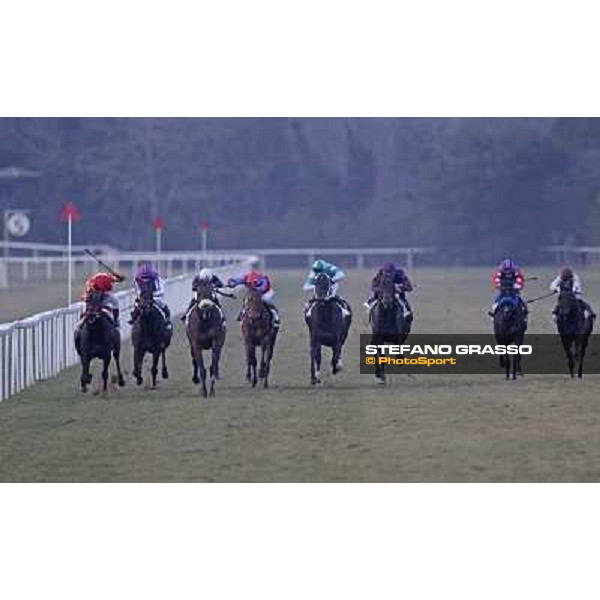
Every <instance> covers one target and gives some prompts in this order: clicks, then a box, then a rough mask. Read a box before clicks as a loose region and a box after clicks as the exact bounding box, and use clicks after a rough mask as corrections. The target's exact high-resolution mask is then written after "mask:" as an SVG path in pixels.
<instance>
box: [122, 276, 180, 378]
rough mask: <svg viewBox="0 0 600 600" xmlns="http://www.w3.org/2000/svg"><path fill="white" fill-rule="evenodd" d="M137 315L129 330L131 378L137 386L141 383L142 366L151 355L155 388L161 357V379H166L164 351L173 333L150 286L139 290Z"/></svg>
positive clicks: (151, 369)
mask: <svg viewBox="0 0 600 600" xmlns="http://www.w3.org/2000/svg"><path fill="white" fill-rule="evenodd" d="M138 301H139V315H138V318H137V319H136V321H135V323H134V324H133V327H132V330H131V340H132V343H133V376H134V377H135V381H136V383H137V384H138V385H141V384H142V383H143V381H144V380H143V378H142V364H143V362H144V356H145V354H146V353H147V352H148V353H149V354H151V355H152V366H151V368H150V373H151V374H152V387H153V388H155V387H156V376H157V374H158V361H159V359H160V358H161V357H162V378H163V379H168V377H169V371H168V369H167V357H166V351H167V348H168V347H169V345H170V344H171V338H172V337H173V332H172V330H171V328H169V327H167V321H166V319H165V316H164V314H163V313H162V311H161V309H160V308H159V307H158V306H157V305H156V303H155V302H154V293H153V290H152V287H151V286H150V285H146V286H144V287H142V289H140V297H139V300H138Z"/></svg>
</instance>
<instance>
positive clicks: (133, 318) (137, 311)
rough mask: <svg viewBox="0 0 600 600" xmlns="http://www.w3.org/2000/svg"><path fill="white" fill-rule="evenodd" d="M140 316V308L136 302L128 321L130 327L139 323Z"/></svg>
mask: <svg viewBox="0 0 600 600" xmlns="http://www.w3.org/2000/svg"><path fill="white" fill-rule="evenodd" d="M139 316H140V307H139V304H138V303H137V301H136V303H135V304H134V305H133V310H132V311H131V317H130V319H129V321H127V322H128V323H129V325H133V324H134V323H135V322H136V321H137V318H138V317H139Z"/></svg>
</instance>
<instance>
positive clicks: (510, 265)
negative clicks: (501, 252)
mask: <svg viewBox="0 0 600 600" xmlns="http://www.w3.org/2000/svg"><path fill="white" fill-rule="evenodd" d="M516 268H517V265H516V264H515V261H514V260H512V259H511V258H505V259H504V260H503V261H502V262H501V263H500V270H501V271H514V270H515V269H516Z"/></svg>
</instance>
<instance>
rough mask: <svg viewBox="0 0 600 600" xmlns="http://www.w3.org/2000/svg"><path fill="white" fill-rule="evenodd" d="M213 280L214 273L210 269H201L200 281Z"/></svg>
mask: <svg viewBox="0 0 600 600" xmlns="http://www.w3.org/2000/svg"><path fill="white" fill-rule="evenodd" d="M212 278H213V272H212V271H211V270H210V269H207V268H204V269H201V271H200V273H198V279H205V280H206V281H210V280H211V279H212Z"/></svg>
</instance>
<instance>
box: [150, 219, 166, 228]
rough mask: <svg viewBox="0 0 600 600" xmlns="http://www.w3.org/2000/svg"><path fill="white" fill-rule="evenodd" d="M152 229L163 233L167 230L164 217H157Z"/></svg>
mask: <svg viewBox="0 0 600 600" xmlns="http://www.w3.org/2000/svg"><path fill="white" fill-rule="evenodd" d="M152 227H154V229H155V230H156V231H162V230H163V229H164V228H165V220H164V219H163V218H162V217H156V219H154V221H152Z"/></svg>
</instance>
